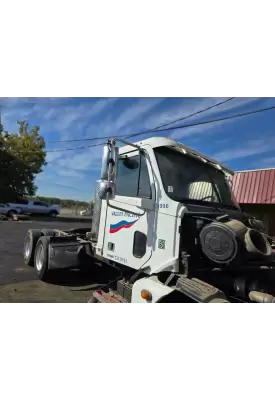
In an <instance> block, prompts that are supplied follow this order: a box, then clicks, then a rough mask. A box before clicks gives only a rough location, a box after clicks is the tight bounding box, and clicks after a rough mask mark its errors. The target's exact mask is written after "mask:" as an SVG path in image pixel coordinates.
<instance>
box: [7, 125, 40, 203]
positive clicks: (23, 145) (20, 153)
mask: <svg viewBox="0 0 275 400" xmlns="http://www.w3.org/2000/svg"><path fill="white" fill-rule="evenodd" d="M17 124H18V126H19V129H18V132H17V133H9V132H6V131H4V128H3V125H2V124H0V199H1V201H2V202H12V201H15V200H19V199H21V198H24V197H26V196H34V195H35V192H36V189H37V187H36V186H35V184H34V180H35V176H36V175H37V174H39V173H40V172H42V168H43V166H45V165H46V152H45V151H44V149H45V141H44V138H43V137H42V136H40V135H39V127H38V126H34V127H33V128H32V129H31V130H30V129H29V124H28V122H27V121H18V122H17Z"/></svg>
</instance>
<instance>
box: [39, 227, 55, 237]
mask: <svg viewBox="0 0 275 400" xmlns="http://www.w3.org/2000/svg"><path fill="white" fill-rule="evenodd" d="M41 232H42V235H43V236H55V231H54V230H52V229H41Z"/></svg>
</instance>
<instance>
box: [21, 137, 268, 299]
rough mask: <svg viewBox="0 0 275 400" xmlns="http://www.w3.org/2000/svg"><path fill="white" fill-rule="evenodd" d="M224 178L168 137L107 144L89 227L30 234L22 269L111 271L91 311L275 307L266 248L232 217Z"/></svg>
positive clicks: (244, 220) (258, 228) (251, 222)
mask: <svg viewBox="0 0 275 400" xmlns="http://www.w3.org/2000/svg"><path fill="white" fill-rule="evenodd" d="M118 142H122V143H123V144H124V146H122V147H117V143H118ZM232 175H233V171H231V170H230V169H229V168H227V167H226V166H224V165H221V164H220V163H218V162H217V161H216V160H213V159H212V158H210V157H208V156H205V155H203V154H201V153H199V152H197V151H195V150H193V149H191V148H189V147H187V146H185V145H183V144H181V143H177V142H175V141H173V140H171V139H168V138H160V137H156V138H150V139H147V140H144V141H140V142H137V143H129V142H126V141H124V140H122V139H117V140H116V139H112V140H110V141H108V143H107V144H106V145H105V146H104V151H103V157H102V168H101V175H100V179H99V180H98V181H97V182H96V193H95V202H94V212H93V221H92V228H91V229H82V230H70V231H66V232H65V231H58V230H55V231H52V232H49V231H46V232H45V231H43V230H42V231H36V232H34V230H30V231H29V232H28V235H27V237H26V240H25V246H24V258H25V261H26V263H27V264H29V265H34V267H35V269H36V271H37V274H38V276H39V277H40V279H46V277H47V276H48V275H49V273H50V272H51V270H54V269H60V268H70V267H76V266H80V267H81V265H82V263H86V264H87V263H90V265H91V268H92V267H93V264H94V263H101V264H102V265H106V266H109V267H114V268H115V269H116V271H117V272H118V277H117V279H115V280H114V282H112V283H110V284H109V285H107V286H105V287H104V288H102V289H99V290H97V291H95V292H94V296H93V300H94V301H98V302H121V303H122V302H141V303H152V302H153V303H154V302H235V301H236V302H249V301H255V302H266V301H269V302H273V300H274V297H273V295H274V294H275V293H273V292H274V289H273V286H272V289H271V288H270V287H269V286H270V282H271V280H272V276H273V275H274V272H273V271H274V266H275V265H274V257H273V252H272V248H271V239H270V238H269V237H268V236H267V235H266V234H265V233H264V226H263V224H262V222H261V221H258V220H256V219H255V218H253V217H251V216H249V215H246V214H244V213H242V211H241V210H240V207H239V206H238V204H237V203H236V201H235V200H234V196H233V194H232V190H231V185H230V177H231V176H232ZM263 264H264V267H265V268H264V269H263V268H262V267H263ZM263 271H264V272H263ZM267 282H268V283H269V285H268V284H267Z"/></svg>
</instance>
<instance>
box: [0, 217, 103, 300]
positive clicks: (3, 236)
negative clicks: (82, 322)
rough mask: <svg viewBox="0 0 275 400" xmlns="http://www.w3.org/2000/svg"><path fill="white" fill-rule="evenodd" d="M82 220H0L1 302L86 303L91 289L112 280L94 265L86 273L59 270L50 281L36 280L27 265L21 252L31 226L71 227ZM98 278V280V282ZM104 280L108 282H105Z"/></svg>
mask: <svg viewBox="0 0 275 400" xmlns="http://www.w3.org/2000/svg"><path fill="white" fill-rule="evenodd" d="M81 226H83V223H76V222H74V223H72V222H65V221H40V222H39V221H22V222H0V302H87V301H88V300H89V298H90V297H91V293H92V289H90V290H86V288H85V287H86V286H89V287H91V285H92V287H94V288H96V287H97V286H98V284H102V283H106V282H107V281H108V279H109V277H107V275H106V272H105V273H103V274H102V273H100V274H98V271H96V270H95V268H94V267H93V268H91V270H88V271H87V272H85V273H84V272H79V271H64V270H62V271H60V272H58V273H57V274H55V276H54V279H53V280H52V281H51V283H50V284H46V283H43V282H41V281H39V280H37V279H36V274H35V272H34V270H33V269H32V268H29V267H27V266H26V265H25V264H24V261H23V256H22V251H23V242H24V237H25V235H26V233H27V230H28V229H32V228H34V229H42V228H47V229H54V228H59V229H70V228H76V227H81ZM95 277H96V281H95ZM104 281H105V282H104Z"/></svg>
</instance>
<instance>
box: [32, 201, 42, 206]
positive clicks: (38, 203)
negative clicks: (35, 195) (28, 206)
mask: <svg viewBox="0 0 275 400" xmlns="http://www.w3.org/2000/svg"><path fill="white" fill-rule="evenodd" d="M33 205H34V206H42V204H41V203H40V201H34V202H33Z"/></svg>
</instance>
